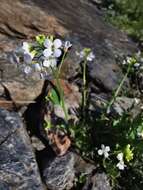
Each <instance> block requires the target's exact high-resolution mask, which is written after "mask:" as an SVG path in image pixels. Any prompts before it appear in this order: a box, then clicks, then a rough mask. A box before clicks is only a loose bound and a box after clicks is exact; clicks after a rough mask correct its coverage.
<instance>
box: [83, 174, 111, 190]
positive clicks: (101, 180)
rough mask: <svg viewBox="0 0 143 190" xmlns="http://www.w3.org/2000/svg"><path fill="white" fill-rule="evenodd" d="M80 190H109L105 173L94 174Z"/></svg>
mask: <svg viewBox="0 0 143 190" xmlns="http://www.w3.org/2000/svg"><path fill="white" fill-rule="evenodd" d="M82 190H111V186H110V183H109V180H108V178H107V175H106V174H105V173H96V174H95V175H93V176H90V177H89V178H88V180H87V182H86V184H85V186H84V187H83V189H82Z"/></svg>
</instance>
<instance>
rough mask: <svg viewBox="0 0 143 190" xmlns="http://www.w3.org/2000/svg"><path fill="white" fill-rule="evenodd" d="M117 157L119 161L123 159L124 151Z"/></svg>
mask: <svg viewBox="0 0 143 190" xmlns="http://www.w3.org/2000/svg"><path fill="white" fill-rule="evenodd" d="M117 159H118V160H119V161H122V160H123V153H122V152H121V153H119V154H118V155H117Z"/></svg>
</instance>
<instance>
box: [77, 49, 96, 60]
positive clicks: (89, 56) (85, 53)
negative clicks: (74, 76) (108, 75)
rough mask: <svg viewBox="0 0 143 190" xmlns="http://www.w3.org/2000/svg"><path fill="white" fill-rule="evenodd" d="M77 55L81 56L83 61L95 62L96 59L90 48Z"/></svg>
mask: <svg viewBox="0 0 143 190" xmlns="http://www.w3.org/2000/svg"><path fill="white" fill-rule="evenodd" d="M76 55H77V56H79V57H80V58H81V59H84V60H87V61H93V60H94V59H95V55H94V53H93V52H92V51H91V49H90V48H84V49H83V50H82V51H80V52H76Z"/></svg>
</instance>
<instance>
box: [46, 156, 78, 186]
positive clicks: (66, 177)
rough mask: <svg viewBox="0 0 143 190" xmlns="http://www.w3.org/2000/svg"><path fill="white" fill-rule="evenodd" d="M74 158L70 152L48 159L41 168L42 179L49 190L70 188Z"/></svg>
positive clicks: (73, 173) (72, 178) (72, 179)
mask: <svg viewBox="0 0 143 190" xmlns="http://www.w3.org/2000/svg"><path fill="white" fill-rule="evenodd" d="M74 164H75V159H74V155H73V154H72V153H67V154H66V155H65V156H60V157H55V159H52V160H51V161H50V160H49V161H48V162H47V166H45V167H44V168H45V169H44V170H43V179H44V181H45V183H46V185H47V187H48V188H49V189H51V190H64V189H71V187H72V186H73V181H74V177H75V170H74Z"/></svg>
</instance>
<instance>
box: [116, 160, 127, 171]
mask: <svg viewBox="0 0 143 190" xmlns="http://www.w3.org/2000/svg"><path fill="white" fill-rule="evenodd" d="M116 166H117V168H119V170H124V168H125V167H126V165H125V164H124V161H123V160H121V161H119V162H118V164H117V165H116Z"/></svg>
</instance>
